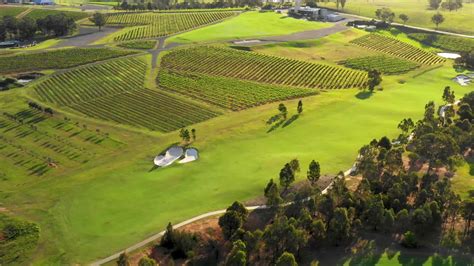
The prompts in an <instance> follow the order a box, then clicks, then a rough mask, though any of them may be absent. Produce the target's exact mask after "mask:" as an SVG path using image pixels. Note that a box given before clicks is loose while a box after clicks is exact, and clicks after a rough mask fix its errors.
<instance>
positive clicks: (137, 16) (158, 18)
mask: <svg viewBox="0 0 474 266" xmlns="http://www.w3.org/2000/svg"><path fill="white" fill-rule="evenodd" d="M236 14H237V13H235V12H197V13H185V12H182V13H153V12H150V13H112V14H110V15H108V16H107V24H110V25H121V26H139V25H146V26H139V27H133V28H131V29H126V30H124V31H121V33H120V34H119V35H117V36H116V37H115V38H114V40H115V41H125V40H135V39H144V38H154V37H160V36H167V35H171V34H174V33H178V32H182V31H186V30H190V29H193V28H196V27H199V26H202V25H206V24H211V23H214V22H217V21H220V20H223V19H225V18H228V17H231V16H234V15H236Z"/></svg>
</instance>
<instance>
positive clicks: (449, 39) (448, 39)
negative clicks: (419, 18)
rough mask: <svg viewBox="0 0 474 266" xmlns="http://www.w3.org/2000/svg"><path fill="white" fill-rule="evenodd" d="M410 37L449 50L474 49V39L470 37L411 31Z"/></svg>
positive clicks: (464, 50) (462, 50)
mask: <svg viewBox="0 0 474 266" xmlns="http://www.w3.org/2000/svg"><path fill="white" fill-rule="evenodd" d="M408 37H410V38H411V39H414V40H416V41H419V42H421V43H423V44H426V45H429V46H433V47H437V48H440V49H444V50H447V51H453V52H469V51H471V50H473V49H474V40H473V39H468V38H462V37H456V36H449V35H442V34H429V33H411V34H408Z"/></svg>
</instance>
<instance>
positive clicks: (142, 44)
mask: <svg viewBox="0 0 474 266" xmlns="http://www.w3.org/2000/svg"><path fill="white" fill-rule="evenodd" d="M155 45H156V41H154V40H148V41H132V42H123V43H120V44H119V45H118V46H120V47H124V48H130V49H142V50H148V49H153V48H154V47H155Z"/></svg>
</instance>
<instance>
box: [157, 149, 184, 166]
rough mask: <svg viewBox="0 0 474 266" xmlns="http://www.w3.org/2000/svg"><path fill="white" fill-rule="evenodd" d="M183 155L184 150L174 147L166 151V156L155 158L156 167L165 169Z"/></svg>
mask: <svg viewBox="0 0 474 266" xmlns="http://www.w3.org/2000/svg"><path fill="white" fill-rule="evenodd" d="M182 155H183V148H181V147H178V146H173V147H171V148H169V149H168V150H167V151H166V154H165V155H158V156H156V157H155V159H154V160H153V162H154V163H155V165H156V166H160V167H164V166H168V165H170V164H172V163H173V162H174V161H176V160H178V159H179V157H181V156H182Z"/></svg>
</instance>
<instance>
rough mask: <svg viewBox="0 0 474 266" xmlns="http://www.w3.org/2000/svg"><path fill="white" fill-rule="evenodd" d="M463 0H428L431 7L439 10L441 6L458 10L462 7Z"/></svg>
mask: <svg viewBox="0 0 474 266" xmlns="http://www.w3.org/2000/svg"><path fill="white" fill-rule="evenodd" d="M462 2H463V1H462V0H446V1H444V2H442V0H428V4H429V6H430V8H431V9H434V10H437V9H439V8H440V7H441V8H442V9H446V10H449V11H453V10H458V9H460V8H462Z"/></svg>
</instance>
